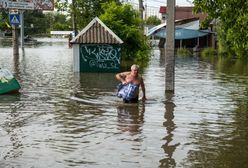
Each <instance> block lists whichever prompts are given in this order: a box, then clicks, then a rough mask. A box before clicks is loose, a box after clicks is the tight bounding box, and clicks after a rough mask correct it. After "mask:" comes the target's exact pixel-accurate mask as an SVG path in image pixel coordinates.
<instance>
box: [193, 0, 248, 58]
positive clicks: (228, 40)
mask: <svg viewBox="0 0 248 168" xmlns="http://www.w3.org/2000/svg"><path fill="white" fill-rule="evenodd" d="M193 3H194V12H206V13H208V17H207V19H206V22H205V23H206V24H208V23H209V21H211V20H212V19H216V18H219V20H220V22H219V29H218V42H219V43H218V45H219V46H218V48H219V49H220V51H219V52H220V53H228V55H235V56H237V57H239V58H241V57H247V53H248V29H247V27H248V1H247V0H232V1H226V0H215V1H213V0H194V2H193ZM206 24H205V25H206Z"/></svg>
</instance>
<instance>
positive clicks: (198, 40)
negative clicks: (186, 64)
mask: <svg viewBox="0 0 248 168" xmlns="http://www.w3.org/2000/svg"><path fill="white" fill-rule="evenodd" d="M146 36H148V37H151V38H159V39H160V43H159V47H160V48H163V47H164V45H165V42H166V22H165V23H162V24H160V25H158V26H155V27H153V28H151V29H150V30H149V31H148V33H147V34H146ZM212 38H213V34H212V32H211V31H210V30H208V29H206V30H201V29H200V20H199V18H197V17H193V18H187V19H179V20H176V21H175V40H176V41H175V47H176V48H182V47H185V48H194V47H196V46H197V47H198V48H204V47H211V46H213V44H212Z"/></svg>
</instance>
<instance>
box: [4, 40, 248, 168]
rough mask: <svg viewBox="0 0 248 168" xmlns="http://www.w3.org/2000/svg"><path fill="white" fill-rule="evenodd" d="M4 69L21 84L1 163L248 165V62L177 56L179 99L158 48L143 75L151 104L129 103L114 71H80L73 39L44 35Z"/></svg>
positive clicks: (7, 54) (11, 100) (23, 166)
mask: <svg viewBox="0 0 248 168" xmlns="http://www.w3.org/2000/svg"><path fill="white" fill-rule="evenodd" d="M39 40H40V41H42V42H43V43H42V44H40V45H37V46H26V48H25V53H22V52H21V50H20V56H19V58H17V59H14V58H13V56H12V52H13V51H12V48H11V47H10V46H9V45H3V43H2V45H1V44H0V45H1V47H0V67H2V68H8V69H9V70H10V71H11V72H12V73H13V74H14V75H15V76H16V78H17V79H18V80H19V82H20V83H21V86H22V89H21V90H20V93H19V94H14V95H1V96H0V167H3V168H47V167H51V168H62V167H80V168H82V167H84V168H89V167H90V168H127V167H130V168H131V167H132V168H156V167H164V168H167V167H208V168H209V167H218V168H219V167H225V168H229V167H230V168H242V167H248V143H247V142H248V65H247V63H246V64H244V63H242V62H233V61H232V60H231V61H230V60H228V61H227V60H219V61H217V62H214V63H213V62H212V63H210V61H200V60H199V59H196V58H179V57H177V59H176V68H175V70H176V76H175V81H176V84H175V94H174V95H172V94H165V91H164V88H165V87H164V83H165V82H164V80H165V77H164V74H165V72H164V60H163V59H161V57H160V52H159V50H156V49H154V51H153V56H152V59H151V61H150V63H149V65H148V67H146V68H144V69H143V70H142V75H143V77H144V80H145V85H146V93H147V98H148V100H147V101H146V102H145V103H142V102H140V103H139V104H135V105H128V104H123V103H122V102H121V100H119V99H118V98H117V97H116V96H115V95H116V88H115V87H116V85H117V83H118V82H117V81H116V80H115V78H114V75H115V74H113V73H104V74H98V73H81V74H79V73H73V72H72V49H69V48H68V46H67V40H59V39H46V38H44V39H39Z"/></svg>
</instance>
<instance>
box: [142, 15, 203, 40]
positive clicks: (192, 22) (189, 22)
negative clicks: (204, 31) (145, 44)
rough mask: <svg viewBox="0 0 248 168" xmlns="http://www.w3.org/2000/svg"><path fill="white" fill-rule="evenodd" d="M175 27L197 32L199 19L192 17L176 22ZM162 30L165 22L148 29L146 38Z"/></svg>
mask: <svg viewBox="0 0 248 168" xmlns="http://www.w3.org/2000/svg"><path fill="white" fill-rule="evenodd" d="M175 25H176V27H181V28H186V29H194V30H197V29H199V18H197V17H193V18H188V19H180V20H176V21H175ZM162 28H166V22H165V23H162V24H160V25H157V26H155V27H153V28H151V29H149V30H148V32H147V34H146V36H151V35H153V34H155V33H156V32H158V31H160V29H162Z"/></svg>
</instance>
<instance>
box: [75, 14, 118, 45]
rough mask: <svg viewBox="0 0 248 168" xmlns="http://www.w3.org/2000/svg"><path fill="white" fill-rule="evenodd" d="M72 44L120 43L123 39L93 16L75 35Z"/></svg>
mask: <svg viewBox="0 0 248 168" xmlns="http://www.w3.org/2000/svg"><path fill="white" fill-rule="evenodd" d="M71 43H74V44H122V43H123V41H122V40H121V39H120V38H119V37H118V36H117V35H116V34H115V33H114V32H113V31H112V30H110V29H109V28H108V27H107V26H106V25H105V24H104V23H103V22H102V21H101V20H100V19H99V18H98V17H95V18H94V19H93V20H92V21H91V22H90V23H89V24H88V25H87V26H86V27H85V28H84V29H83V30H82V31H81V32H80V33H79V34H78V35H77V36H76V37H74V38H73V39H72V40H71Z"/></svg>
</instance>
